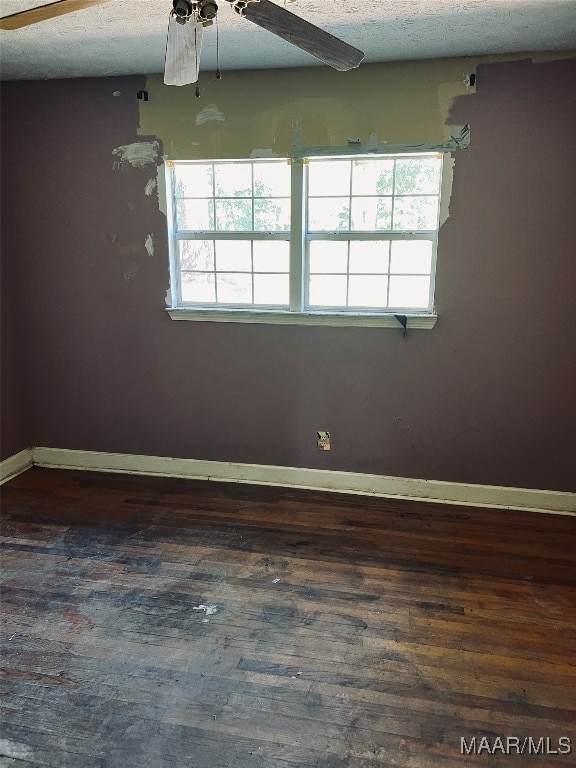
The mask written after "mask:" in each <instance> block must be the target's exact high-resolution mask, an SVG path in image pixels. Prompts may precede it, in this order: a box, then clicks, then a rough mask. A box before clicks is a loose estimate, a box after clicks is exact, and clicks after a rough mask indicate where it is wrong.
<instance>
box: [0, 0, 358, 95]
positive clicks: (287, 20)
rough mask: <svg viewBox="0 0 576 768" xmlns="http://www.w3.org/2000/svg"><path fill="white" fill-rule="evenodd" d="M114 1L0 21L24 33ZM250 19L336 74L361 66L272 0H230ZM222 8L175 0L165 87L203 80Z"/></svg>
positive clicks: (348, 49) (62, 4) (354, 52)
mask: <svg viewBox="0 0 576 768" xmlns="http://www.w3.org/2000/svg"><path fill="white" fill-rule="evenodd" d="M106 2H109V0H57V1H56V2H52V3H49V4H48V5H41V6H39V7H37V8H31V9H29V10H27V11H20V12H19V13H14V14H12V15H11V16H5V17H4V18H2V19H0V29H19V28H20V27H27V26H29V25H31V24H37V23H38V22H41V21H45V20H47V19H52V18H54V17H56V16H62V15H64V14H67V13H71V12H72V11H79V10H81V9H83V8H89V7H90V6H92V5H100V4H102V3H106ZM225 2H227V3H230V7H231V8H232V9H233V10H234V11H236V13H237V14H238V15H240V16H242V17H244V18H245V19H248V20H249V21H251V22H253V23H254V24H257V25H258V26H259V27H262V28H263V29H266V30H268V31H269V32H272V33H273V34H274V35H277V36H278V37H281V38H282V39H283V40H286V41H288V42H289V43H292V45H295V46H296V47H297V48H300V49H301V50H303V51H306V52H307V53H310V54H312V56H314V57H315V58H317V59H319V60H320V61H323V62H324V63H325V64H328V66H330V67H332V68H333V69H337V70H340V71H341V72H344V71H346V70H349V69H354V68H355V67H357V66H358V65H359V64H360V62H361V61H362V59H363V58H364V54H363V52H362V51H360V50H358V49H357V48H354V47H353V46H351V45H348V43H345V42H344V41H343V40H340V39H339V38H337V37H334V35H331V34H329V33H328V32H325V31H324V30H322V29H320V28H319V27H316V26H314V25H313V24H310V23H309V22H308V21H305V20H304V19H302V18H300V16H296V14H294V13H291V12H290V11H288V10H286V9H285V8H282V7H280V6H279V5H276V4H275V3H273V2H270V0H225ZM217 14H218V5H217V4H216V2H214V0H172V8H171V10H170V15H169V20H168V37H167V41H166V62H165V71H164V82H165V83H166V85H187V84H188V83H195V82H196V81H197V80H198V70H199V63H200V51H201V46H202V32H203V29H204V27H205V26H210V25H211V24H213V23H214V20H215V19H216V16H217Z"/></svg>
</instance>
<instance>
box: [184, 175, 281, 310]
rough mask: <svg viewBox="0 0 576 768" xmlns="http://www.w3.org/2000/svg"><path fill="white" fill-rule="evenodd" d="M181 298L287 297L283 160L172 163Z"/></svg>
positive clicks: (272, 302) (233, 302)
mask: <svg viewBox="0 0 576 768" xmlns="http://www.w3.org/2000/svg"><path fill="white" fill-rule="evenodd" d="M172 181H173V199H174V235H175V240H176V249H175V250H176V258H177V264H178V272H179V303H180V304H181V305H185V306H188V305H196V306H214V307H218V306H219V307H222V306H226V307H238V308H241V307H264V308H267V307H274V308H287V307H288V305H289V300H290V299H289V295H290V294H289V274H290V265H289V250H290V167H289V166H288V164H287V161H286V160H272V161H268V160H263V161H214V162H182V163H174V164H173V174H172Z"/></svg>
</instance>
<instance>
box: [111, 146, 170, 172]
mask: <svg viewBox="0 0 576 768" xmlns="http://www.w3.org/2000/svg"><path fill="white" fill-rule="evenodd" d="M159 151H160V144H159V143H158V142H157V141H136V142H134V143H133V144H123V145H122V146H120V147H116V149H113V150H112V155H113V156H114V157H115V158H116V159H115V160H114V163H113V165H112V168H113V169H114V170H120V169H122V168H124V167H125V166H126V164H128V165H131V166H133V167H134V168H144V166H145V165H149V164H150V163H155V162H156V159H157V158H158V153H159Z"/></svg>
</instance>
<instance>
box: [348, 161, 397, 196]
mask: <svg viewBox="0 0 576 768" xmlns="http://www.w3.org/2000/svg"><path fill="white" fill-rule="evenodd" d="M393 179H394V160H372V159H370V160H354V162H353V164H352V194H353V195H391V194H392V182H393Z"/></svg>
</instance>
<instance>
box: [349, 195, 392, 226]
mask: <svg viewBox="0 0 576 768" xmlns="http://www.w3.org/2000/svg"><path fill="white" fill-rule="evenodd" d="M391 225H392V198H391V197H354V198H352V227H351V228H352V229H353V230H355V231H359V230H361V231H367V232H374V231H375V230H389V229H390V227H391Z"/></svg>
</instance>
